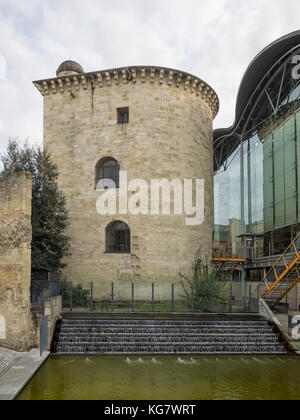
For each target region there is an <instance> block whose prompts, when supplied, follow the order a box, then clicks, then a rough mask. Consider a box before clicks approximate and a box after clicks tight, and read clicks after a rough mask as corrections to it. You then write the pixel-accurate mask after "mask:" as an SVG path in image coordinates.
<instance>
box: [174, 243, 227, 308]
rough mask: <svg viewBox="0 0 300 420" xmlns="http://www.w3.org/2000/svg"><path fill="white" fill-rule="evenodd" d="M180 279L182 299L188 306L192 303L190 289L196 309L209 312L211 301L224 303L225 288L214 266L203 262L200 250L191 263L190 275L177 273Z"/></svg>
mask: <svg viewBox="0 0 300 420" xmlns="http://www.w3.org/2000/svg"><path fill="white" fill-rule="evenodd" d="M179 276H180V279H181V285H182V290H183V292H184V296H183V298H184V300H185V302H186V304H187V306H188V307H189V308H191V305H192V290H194V308H195V310H196V311H201V312H209V310H210V304H211V301H212V298H213V302H214V303H216V302H218V303H220V304H225V302H226V290H225V289H224V283H222V282H221V281H220V278H219V276H218V275H217V272H216V270H215V269H214V268H212V267H210V266H209V265H208V263H207V262H205V263H203V260H202V257H201V250H199V251H198V253H197V255H196V258H195V262H194V264H193V274H192V276H186V275H184V274H182V273H180V274H179Z"/></svg>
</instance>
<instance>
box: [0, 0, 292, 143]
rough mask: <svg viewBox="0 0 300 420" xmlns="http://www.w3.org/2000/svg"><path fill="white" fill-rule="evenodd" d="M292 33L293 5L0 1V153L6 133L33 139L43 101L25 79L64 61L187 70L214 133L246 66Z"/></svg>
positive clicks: (266, 0)
mask: <svg viewBox="0 0 300 420" xmlns="http://www.w3.org/2000/svg"><path fill="white" fill-rule="evenodd" d="M297 29H300V1H299V0H210V1H207V0H206V1H203V0H185V1H179V0H127V1H123V0H110V1H108V0H0V57H1V56H2V57H4V58H5V61H6V79H5V80H0V151H1V150H3V148H4V147H5V145H6V144H7V141H8V138H9V137H18V138H20V139H21V140H23V139H25V138H27V137H28V138H29V139H30V141H31V142H40V143H41V142H42V130H43V126H42V96H41V95H40V94H39V93H38V91H37V90H36V89H35V88H34V86H33V85H32V83H31V82H32V81H33V80H37V79H43V78H48V77H54V76H55V72H56V69H57V67H58V65H59V64H60V63H61V62H62V61H64V60H66V59H70V58H71V59H73V60H76V61H78V62H79V63H80V64H81V65H82V66H83V68H84V70H85V71H95V70H101V69H106V68H112V67H122V66H130V65H157V66H166V67H174V68H178V69H181V70H185V71H187V72H190V73H193V74H194V75H196V76H199V77H200V78H202V79H204V80H205V81H206V82H208V83H209V84H210V85H211V86H212V87H213V88H214V89H215V91H216V92H217V94H218V95H219V98H220V101H221V109H220V113H219V115H218V117H217V118H216V120H215V128H217V127H226V126H229V125H231V124H232V122H233V120H234V108H235V101H236V95H237V90H238V87H239V84H240V81H241V78H242V76H243V74H244V72H245V70H246V68H247V66H248V64H249V63H250V61H251V60H252V59H253V58H254V57H255V56H256V55H257V54H258V53H259V52H260V51H261V50H262V49H263V48H264V47H265V46H267V45H268V44H269V43H271V42H272V41H274V40H275V39H277V38H279V37H280V36H282V35H285V34H287V33H289V32H292V31H295V30H297ZM0 67H1V59H0Z"/></svg>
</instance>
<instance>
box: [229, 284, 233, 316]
mask: <svg viewBox="0 0 300 420" xmlns="http://www.w3.org/2000/svg"><path fill="white" fill-rule="evenodd" d="M232 301H233V296H232V283H231V285H230V298H229V313H230V314H232V312H233V305H232V303H233V302H232Z"/></svg>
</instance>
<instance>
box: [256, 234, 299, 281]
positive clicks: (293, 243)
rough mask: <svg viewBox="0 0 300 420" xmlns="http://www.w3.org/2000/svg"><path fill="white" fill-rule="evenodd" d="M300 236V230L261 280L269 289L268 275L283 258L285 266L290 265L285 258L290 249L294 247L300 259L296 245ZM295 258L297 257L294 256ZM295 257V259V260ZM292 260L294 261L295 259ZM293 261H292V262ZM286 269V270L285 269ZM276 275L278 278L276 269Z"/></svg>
mask: <svg viewBox="0 0 300 420" xmlns="http://www.w3.org/2000/svg"><path fill="white" fill-rule="evenodd" d="M299 238H300V232H299V233H298V234H297V236H296V237H295V239H294V240H293V241H292V243H291V244H290V245H289V247H288V248H287V249H286V250H285V251H284V253H283V254H282V255H280V257H279V258H278V260H277V261H276V262H275V264H274V265H273V267H272V268H271V269H270V270H269V271H268V272H267V274H266V275H265V276H264V278H263V280H262V281H261V283H265V285H266V287H267V288H268V289H269V283H268V277H269V275H270V274H271V273H272V272H274V271H275V268H276V267H277V265H278V264H279V263H280V262H281V261H282V260H283V262H284V266H285V268H286V269H287V268H288V267H289V265H290V264H286V260H285V256H286V255H287V254H288V253H289V251H290V249H291V248H292V247H294V252H295V255H296V256H297V257H298V259H299V257H300V252H299V251H298V250H297V248H296V245H295V242H296V241H297V239H299ZM291 254H293V252H291ZM294 259H295V258H294ZM294 259H293V260H294ZM293 260H292V261H293ZM292 261H291V262H292ZM283 271H284V270H283ZM281 274H282V273H279V276H280V275H281ZM275 277H276V278H277V279H278V275H277V272H276V271H275Z"/></svg>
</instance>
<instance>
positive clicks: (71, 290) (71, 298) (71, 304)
mask: <svg viewBox="0 0 300 420" xmlns="http://www.w3.org/2000/svg"><path fill="white" fill-rule="evenodd" d="M72 311H73V284H72V282H71V281H70V312H72Z"/></svg>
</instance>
